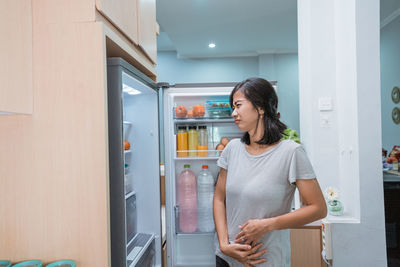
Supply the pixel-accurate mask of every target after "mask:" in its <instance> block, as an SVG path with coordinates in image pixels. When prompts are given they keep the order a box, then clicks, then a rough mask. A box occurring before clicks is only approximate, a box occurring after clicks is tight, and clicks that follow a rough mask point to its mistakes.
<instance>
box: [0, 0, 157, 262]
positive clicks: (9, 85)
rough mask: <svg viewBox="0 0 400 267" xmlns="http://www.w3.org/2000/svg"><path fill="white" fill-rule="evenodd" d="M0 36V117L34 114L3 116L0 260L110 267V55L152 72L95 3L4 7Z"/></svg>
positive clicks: (44, 0)
mask: <svg viewBox="0 0 400 267" xmlns="http://www.w3.org/2000/svg"><path fill="white" fill-rule="evenodd" d="M118 1H119V0H118ZM118 1H116V2H118ZM88 3H91V5H89V4H88ZM63 8H64V9H63ZM60 10H65V12H66V13H65V14H64V15H63V16H57V14H60ZM136 25H137V24H136ZM0 33H1V34H2V36H3V37H4V38H3V41H2V44H1V48H2V49H1V50H0V51H1V52H0V54H1V59H2V67H0V70H1V72H0V82H1V83H2V84H1V86H0V108H1V109H0V111H2V110H3V109H2V108H3V107H4V106H6V108H7V109H6V111H10V112H21V113H32V115H31V116H0V125H1V127H0V128H1V130H0V147H1V149H0V162H1V167H0V188H1V189H2V191H3V192H7V193H4V194H0V203H2V205H0V218H1V219H0V259H7V260H11V261H13V262H18V261H22V260H26V259H41V260H42V261H43V262H44V263H45V264H48V263H49V262H52V261H55V260H59V259H66V258H67V259H72V260H75V261H76V262H77V266H80V267H92V266H96V267H109V266H111V254H110V238H111V237H110V210H109V166H108V165H109V159H108V116H107V114H108V113H107V112H108V111H107V57H111V56H119V57H122V58H124V59H125V60H126V61H128V62H129V63H130V64H132V65H134V66H135V67H136V68H138V69H140V70H141V71H142V72H143V73H144V74H145V75H147V76H148V77H150V78H152V79H153V80H156V76H155V73H156V72H155V68H154V64H153V63H152V62H151V60H150V59H148V57H147V56H145V54H144V52H143V51H142V50H141V49H140V47H139V46H138V45H135V44H133V43H132V41H131V40H130V39H129V38H128V37H127V35H126V34H125V33H123V32H122V31H121V30H120V29H119V28H117V27H116V26H115V25H114V24H113V23H111V22H110V21H109V20H108V19H105V18H104V16H103V15H102V14H100V13H99V12H97V11H96V8H95V2H94V1H93V0H90V1H88V0H74V1H72V0H58V1H53V0H37V1H32V0H1V1H0ZM32 59H34V60H32ZM6 89H7V90H6ZM14 100H15V101H14ZM17 100H18V101H19V102H18V101H17ZM11 102H12V103H13V105H9V103H11ZM7 105H8V106H7ZM32 107H34V111H33V112H32Z"/></svg>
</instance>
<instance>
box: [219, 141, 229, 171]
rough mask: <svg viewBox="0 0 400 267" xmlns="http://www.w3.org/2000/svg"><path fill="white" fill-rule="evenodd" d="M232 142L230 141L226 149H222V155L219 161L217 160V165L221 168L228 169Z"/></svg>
mask: <svg viewBox="0 0 400 267" xmlns="http://www.w3.org/2000/svg"><path fill="white" fill-rule="evenodd" d="M231 143H232V142H229V143H228V144H227V145H226V147H225V149H224V150H223V151H222V153H221V156H220V157H219V159H218V161H217V165H218V167H220V168H224V169H225V170H227V169H228V161H229V154H230V153H229V152H230V150H231Z"/></svg>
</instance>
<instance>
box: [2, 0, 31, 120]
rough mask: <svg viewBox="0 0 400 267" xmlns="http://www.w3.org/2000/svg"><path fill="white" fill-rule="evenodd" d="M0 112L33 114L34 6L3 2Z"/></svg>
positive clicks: (22, 1)
mask: <svg viewBox="0 0 400 267" xmlns="http://www.w3.org/2000/svg"><path fill="white" fill-rule="evenodd" d="M0 18H1V23H0V36H1V37H2V39H1V44H0V58H1V65H0V84H1V86H0V113H8V112H11V113H24V114H32V109H33V96H32V94H33V92H32V87H33V84H32V81H33V80H32V3H31V0H2V1H0Z"/></svg>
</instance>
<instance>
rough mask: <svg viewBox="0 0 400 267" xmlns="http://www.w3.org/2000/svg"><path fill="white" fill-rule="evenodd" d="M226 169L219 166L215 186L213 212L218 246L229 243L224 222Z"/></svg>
mask: <svg viewBox="0 0 400 267" xmlns="http://www.w3.org/2000/svg"><path fill="white" fill-rule="evenodd" d="M226 177H227V171H226V170H225V169H224V168H221V170H220V172H219V175H218V180H217V185H216V186H215V192H214V201H213V213H214V223H215V230H216V231H217V235H218V241H219V246H220V248H221V247H223V246H224V245H229V239H228V227H227V224H226V209H225V186H226Z"/></svg>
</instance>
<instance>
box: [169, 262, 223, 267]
mask: <svg viewBox="0 0 400 267" xmlns="http://www.w3.org/2000/svg"><path fill="white" fill-rule="evenodd" d="M174 266H175V267H215V263H209V262H205V263H201V262H197V263H193V262H183V263H180V262H178V263H176V264H175V265H174Z"/></svg>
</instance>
